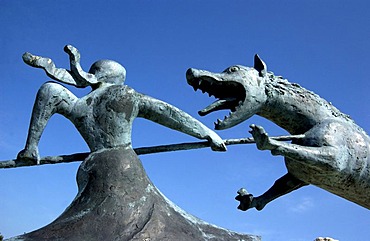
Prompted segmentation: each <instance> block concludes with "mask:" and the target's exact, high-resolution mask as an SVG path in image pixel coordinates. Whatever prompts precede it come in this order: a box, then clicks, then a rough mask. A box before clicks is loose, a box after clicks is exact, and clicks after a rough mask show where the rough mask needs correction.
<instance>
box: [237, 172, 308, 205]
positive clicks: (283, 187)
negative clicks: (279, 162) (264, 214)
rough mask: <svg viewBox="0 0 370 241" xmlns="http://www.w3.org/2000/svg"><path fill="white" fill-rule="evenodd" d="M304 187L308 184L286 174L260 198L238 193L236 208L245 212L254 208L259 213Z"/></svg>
mask: <svg viewBox="0 0 370 241" xmlns="http://www.w3.org/2000/svg"><path fill="white" fill-rule="evenodd" d="M306 185H308V184H307V183H305V182H303V181H301V180H299V179H297V178H296V177H294V176H293V175H292V174H290V173H289V172H288V173H287V174H285V175H284V176H282V177H281V178H279V179H278V180H276V181H275V183H274V185H273V186H272V187H271V188H270V189H269V190H267V191H266V192H265V193H264V194H262V195H261V196H258V197H253V195H252V194H247V193H241V192H238V193H239V195H238V196H237V197H236V198H235V199H236V200H238V201H240V205H239V206H238V209H240V210H243V211H246V210H248V209H250V208H256V209H257V210H259V211H260V210H262V209H263V208H264V207H265V206H266V204H267V203H269V202H271V201H272V200H274V199H276V198H278V197H280V196H283V195H285V194H287V193H290V192H292V191H294V190H296V189H298V188H301V187H303V186H306Z"/></svg>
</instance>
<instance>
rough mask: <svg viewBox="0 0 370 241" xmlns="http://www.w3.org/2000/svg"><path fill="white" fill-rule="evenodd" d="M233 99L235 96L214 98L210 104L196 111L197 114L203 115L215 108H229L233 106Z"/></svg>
mask: <svg viewBox="0 0 370 241" xmlns="http://www.w3.org/2000/svg"><path fill="white" fill-rule="evenodd" d="M235 100H236V98H228V99H222V100H216V101H215V102H213V103H212V104H210V105H209V106H207V107H206V108H204V109H203V110H200V111H198V114H199V115H200V116H205V115H208V114H209V113H211V112H213V111H216V110H224V109H230V108H231V107H233V105H232V102H233V101H235Z"/></svg>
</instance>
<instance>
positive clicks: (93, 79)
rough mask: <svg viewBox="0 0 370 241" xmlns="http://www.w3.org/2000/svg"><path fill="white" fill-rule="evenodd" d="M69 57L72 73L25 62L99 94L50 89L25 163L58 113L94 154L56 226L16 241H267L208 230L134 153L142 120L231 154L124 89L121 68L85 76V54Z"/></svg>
mask: <svg viewBox="0 0 370 241" xmlns="http://www.w3.org/2000/svg"><path fill="white" fill-rule="evenodd" d="M65 51H66V52H67V53H68V54H69V55H70V62H71V68H70V70H65V69H60V68H56V67H55V65H54V63H53V62H52V61H51V59H48V58H44V57H39V56H34V55H32V54H29V53H26V54H25V55H24V56H23V59H24V61H25V62H26V63H27V64H29V65H31V66H33V67H37V68H42V69H44V70H45V72H46V73H47V75H48V76H49V77H51V78H52V79H54V80H57V81H59V82H63V83H65V84H69V85H73V86H76V87H79V88H84V87H87V86H90V87H91V88H92V91H91V92H90V93H89V94H87V95H86V96H84V97H82V98H77V97H76V96H75V95H74V94H72V93H71V92H70V91H69V90H68V89H66V88H65V87H63V86H62V85H60V84H58V83H55V82H48V83H45V84H43V85H42V87H41V88H40V90H39V91H38V93H37V97H36V101H35V105H34V108H33V112H32V116H31V123H30V128H29V133H28V137H27V141H26V146H25V148H24V150H22V151H21V152H20V153H19V154H18V161H19V162H38V161H39V160H40V157H39V151H38V143H39V140H40V137H41V134H42V132H43V130H44V128H45V126H46V124H47V122H48V120H49V119H50V117H51V116H52V115H53V114H55V113H58V114H61V115H63V116H64V117H66V118H68V119H69V120H70V121H71V122H72V123H73V124H74V125H75V126H76V128H77V130H78V131H79V133H80V134H81V135H82V137H83V139H84V140H85V141H86V142H87V144H88V146H89V148H90V150H91V153H90V155H89V156H88V157H87V158H86V159H85V160H84V161H83V162H82V164H81V165H80V167H79V169H78V172H77V184H78V194H77V196H76V197H75V199H74V200H73V201H72V203H71V204H70V205H69V207H67V209H66V210H65V211H64V212H63V213H62V214H61V215H60V216H59V217H58V218H57V219H56V220H54V221H53V222H52V223H50V224H48V225H46V226H45V227H43V228H41V229H38V230H35V231H33V232H31V233H27V234H24V235H20V236H17V237H14V238H12V239H10V240H11V241H20V240H22V241H36V240H37V241H38V240H50V241H54V240H59V241H61V240H65V241H67V240H68V241H74V240H75V241H80V240H122V241H128V240H135V241H139V240H140V241H142V240H148V241H149V240H150V241H165V240H168V241H170V240H179V241H181V240H211V239H210V238H212V240H235V241H236V240H246V241H252V240H253V241H258V240H260V238H259V237H256V236H251V235H246V234H239V233H235V232H231V231H229V230H225V229H222V228H218V227H216V226H214V225H210V224H208V223H205V222H204V221H201V220H199V219H197V218H196V217H194V216H191V215H190V214H187V213H186V212H185V211H183V210H181V209H180V208H179V207H177V206H176V205H174V204H173V203H172V202H171V201H169V200H168V199H167V198H165V197H164V196H163V195H162V194H161V193H160V191H159V190H158V189H157V188H156V187H155V186H154V184H153V183H152V182H151V181H150V180H149V178H148V177H147V175H146V173H145V170H144V168H143V167H142V164H141V162H140V161H139V159H138V157H137V155H136V153H135V152H134V150H133V149H132V146H131V129H132V123H133V121H134V119H135V118H136V117H143V118H146V119H149V120H151V121H154V122H156V123H159V124H162V125H164V126H167V127H169V128H172V129H174V130H178V131H181V132H183V133H185V134H189V135H191V136H194V137H196V138H200V139H206V140H208V141H209V142H210V145H211V148H212V149H213V150H215V151H225V150H226V146H225V144H224V143H223V141H222V139H221V138H220V137H219V136H218V135H217V134H215V133H214V132H213V131H211V130H210V129H209V128H207V127H206V126H204V125H203V124H202V123H200V122H199V121H197V120H196V119H194V118H193V117H191V116H190V115H188V114H187V113H185V112H183V111H181V110H180V109H178V108H176V107H174V106H172V105H170V104H168V103H165V102H163V101H160V100H157V99H154V98H152V97H149V96H147V95H144V94H140V93H138V92H136V91H135V90H133V89H132V88H130V87H128V86H126V85H123V82H124V80H125V75H126V71H125V69H124V68H123V67H122V66H121V65H120V64H118V63H117V62H114V61H111V60H101V61H97V62H95V63H94V64H93V65H92V66H91V68H90V70H89V73H85V72H84V71H83V70H82V69H81V66H80V65H79V60H80V56H79V53H78V51H77V49H76V48H74V47H72V46H70V45H69V46H66V47H65Z"/></svg>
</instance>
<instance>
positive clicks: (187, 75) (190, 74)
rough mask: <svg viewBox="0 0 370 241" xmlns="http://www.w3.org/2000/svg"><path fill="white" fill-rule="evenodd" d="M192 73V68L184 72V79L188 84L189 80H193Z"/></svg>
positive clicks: (193, 70)
mask: <svg viewBox="0 0 370 241" xmlns="http://www.w3.org/2000/svg"><path fill="white" fill-rule="evenodd" d="M194 72H195V69H193V68H190V69H188V70H187V71H186V79H187V81H188V82H189V80H192V79H194V77H195V76H194Z"/></svg>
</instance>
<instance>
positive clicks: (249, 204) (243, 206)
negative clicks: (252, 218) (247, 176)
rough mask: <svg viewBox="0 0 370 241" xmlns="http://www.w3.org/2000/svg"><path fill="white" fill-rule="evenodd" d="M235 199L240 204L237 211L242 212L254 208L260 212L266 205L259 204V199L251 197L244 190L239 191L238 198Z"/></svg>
mask: <svg viewBox="0 0 370 241" xmlns="http://www.w3.org/2000/svg"><path fill="white" fill-rule="evenodd" d="M235 199H236V200H238V201H239V202H240V204H239V206H238V209H240V210H242V211H247V210H248V209H251V208H256V209H257V210H258V211H261V210H262V209H263V208H264V207H265V205H266V203H264V202H262V203H261V199H260V197H257V198H255V197H253V195H252V194H250V193H248V191H247V190H246V189H245V188H240V189H239V191H238V196H236V197H235Z"/></svg>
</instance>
